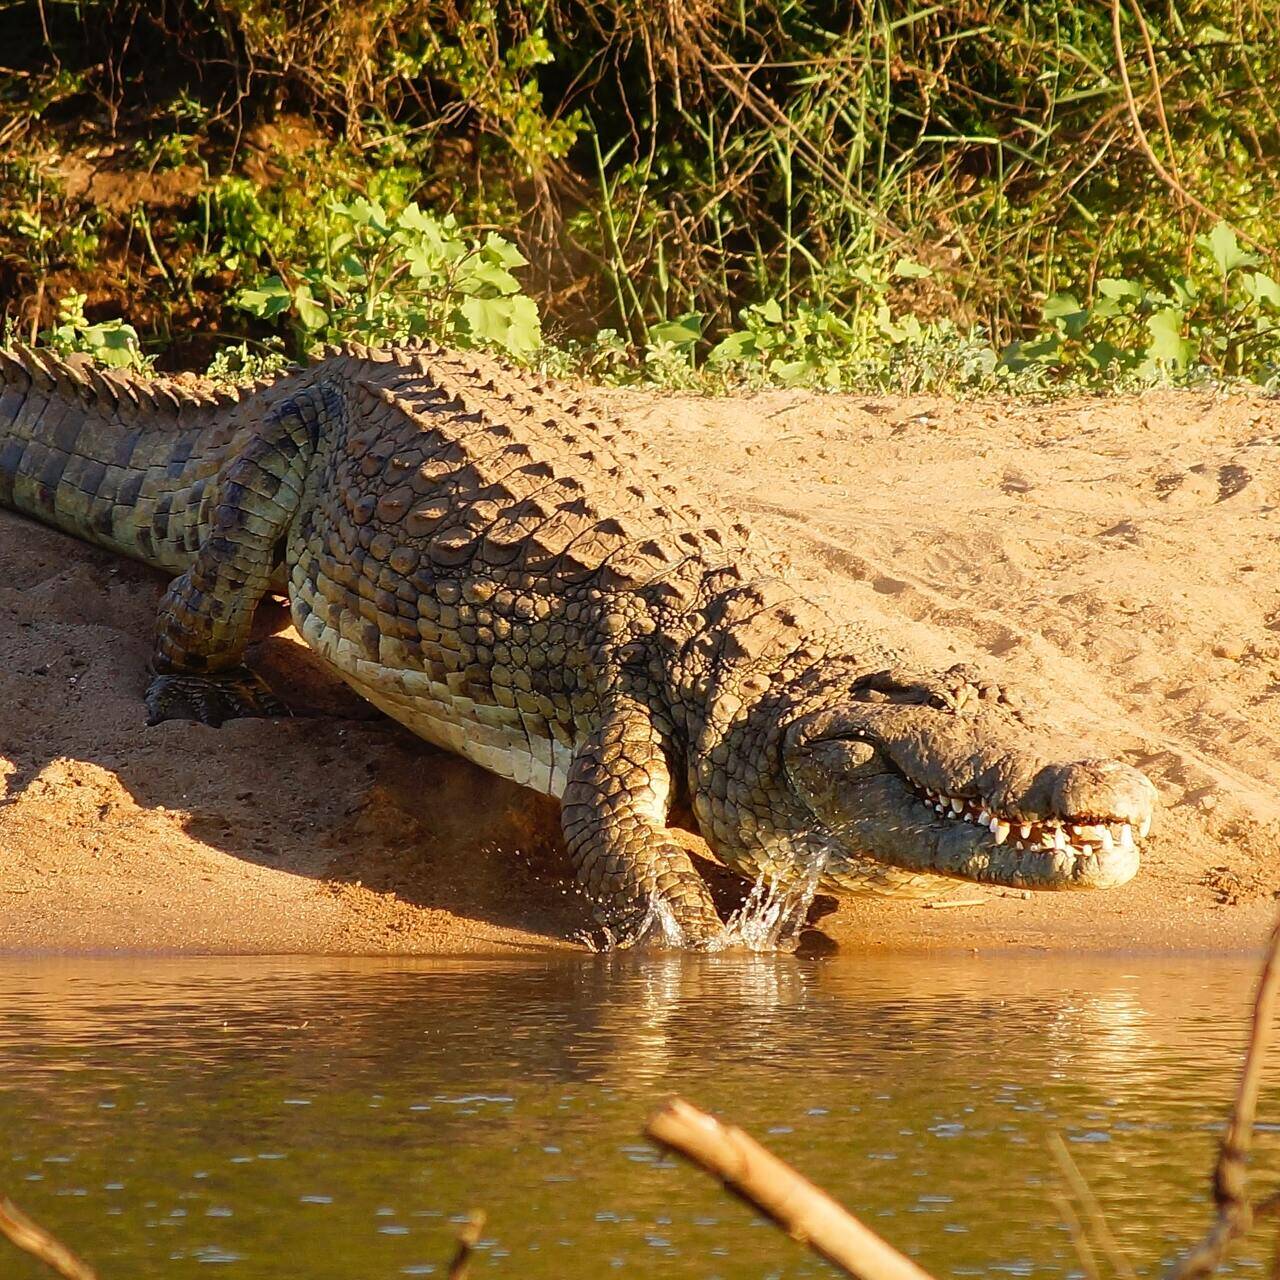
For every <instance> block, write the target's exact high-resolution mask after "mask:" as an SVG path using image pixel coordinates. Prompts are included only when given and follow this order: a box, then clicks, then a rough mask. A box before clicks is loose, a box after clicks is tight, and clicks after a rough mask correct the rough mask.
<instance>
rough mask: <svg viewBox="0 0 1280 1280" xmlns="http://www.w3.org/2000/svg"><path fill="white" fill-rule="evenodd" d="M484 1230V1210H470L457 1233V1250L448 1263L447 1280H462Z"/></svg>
mask: <svg viewBox="0 0 1280 1280" xmlns="http://www.w3.org/2000/svg"><path fill="white" fill-rule="evenodd" d="M483 1230H484V1210H483V1209H472V1210H471V1213H470V1215H469V1217H468V1218H467V1220H466V1222H464V1223H463V1224H462V1228H461V1229H460V1230H459V1232H458V1249H457V1252H456V1253H455V1254H454V1255H453V1261H452V1262H451V1263H449V1275H448V1280H463V1277H465V1276H466V1274H467V1268H468V1267H469V1266H470V1265H471V1254H472V1252H473V1251H474V1250H475V1247H476V1245H477V1243H479V1240H480V1233H481V1232H482V1231H483Z"/></svg>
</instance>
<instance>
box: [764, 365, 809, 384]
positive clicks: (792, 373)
mask: <svg viewBox="0 0 1280 1280" xmlns="http://www.w3.org/2000/svg"><path fill="white" fill-rule="evenodd" d="M813 368H814V366H813V364H812V363H811V362H810V361H808V360H786V361H779V360H775V361H774V362H773V364H771V365H770V366H769V372H770V373H771V374H773V376H774V377H775V378H777V379H778V381H779V382H781V383H782V385H783V386H784V387H793V386H795V384H796V383H797V382H802V381H803V380H804V379H805V378H807V377H808V376H809V374H810V373H811V372H812V371H813Z"/></svg>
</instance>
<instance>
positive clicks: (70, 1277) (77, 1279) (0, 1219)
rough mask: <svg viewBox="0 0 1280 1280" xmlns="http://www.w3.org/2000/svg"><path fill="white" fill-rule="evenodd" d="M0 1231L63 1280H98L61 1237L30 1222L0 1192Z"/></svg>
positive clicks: (96, 1274) (96, 1275) (94, 1273)
mask: <svg viewBox="0 0 1280 1280" xmlns="http://www.w3.org/2000/svg"><path fill="white" fill-rule="evenodd" d="M0 1235H4V1236H6V1237H7V1238H8V1240H9V1242H10V1243H11V1244H14V1245H16V1246H17V1247H18V1248H19V1249H21V1250H23V1252H25V1253H29V1254H30V1255H31V1256H32V1257H33V1258H35V1259H37V1260H38V1261H40V1262H43V1263H44V1265H45V1266H46V1267H48V1268H49V1269H50V1270H51V1271H56V1272H57V1273H58V1274H59V1275H60V1276H62V1277H64V1280H98V1273H97V1272H96V1271H95V1270H94V1269H93V1268H92V1267H91V1266H89V1264H88V1263H87V1262H84V1261H82V1260H81V1259H80V1258H78V1257H77V1256H76V1255H75V1254H74V1253H72V1252H71V1250H70V1249H68V1248H67V1246H66V1245H65V1244H63V1243H62V1241H61V1240H58V1239H57V1238H55V1237H54V1236H52V1235H50V1234H49V1232H47V1231H46V1230H45V1229H44V1228H43V1227H42V1226H40V1224H39V1223H37V1222H32V1220H31V1219H30V1218H28V1217H27V1215H26V1214H25V1213H23V1212H22V1210H21V1209H19V1208H18V1206H17V1205H15V1204H14V1203H13V1201H12V1200H8V1199H6V1198H5V1197H4V1196H0Z"/></svg>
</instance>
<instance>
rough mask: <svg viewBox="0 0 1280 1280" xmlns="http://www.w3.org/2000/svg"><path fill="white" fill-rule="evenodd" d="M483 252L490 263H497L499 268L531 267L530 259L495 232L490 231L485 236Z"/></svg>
mask: <svg viewBox="0 0 1280 1280" xmlns="http://www.w3.org/2000/svg"><path fill="white" fill-rule="evenodd" d="M481 252H482V253H483V254H484V255H485V257H486V258H488V259H490V261H492V262H496V263H497V264H498V265H499V266H503V267H506V268H508V270H514V269H515V268H516V267H527V266H528V265H529V259H528V258H526V257H525V256H524V254H523V253H521V252H520V250H519V249H517V248H516V247H515V245H513V244H512V243H511V241H510V240H506V239H504V238H503V237H502V236H500V235H498V234H497V232H495V231H490V232H489V234H488V235H487V236H485V238H484V247H483V248H482V250H481Z"/></svg>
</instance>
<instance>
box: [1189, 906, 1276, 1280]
mask: <svg viewBox="0 0 1280 1280" xmlns="http://www.w3.org/2000/svg"><path fill="white" fill-rule="evenodd" d="M1277 986H1280V922H1278V923H1277V924H1276V926H1275V928H1274V929H1272V931H1271V938H1270V940H1269V942H1268V943H1267V957H1266V960H1265V961H1264V962H1263V965H1262V973H1261V974H1260V975H1259V977H1258V989H1257V992H1256V994H1255V995H1254V998H1253V1021H1252V1022H1251V1023H1250V1026H1249V1043H1248V1046H1247V1048H1246V1049H1245V1054H1244V1065H1243V1067H1242V1068H1241V1070H1240V1083H1239V1085H1238V1086H1237V1087H1236V1099H1235V1105H1234V1106H1233V1107H1232V1108H1231V1116H1230V1118H1229V1119H1228V1121H1227V1131H1226V1133H1225V1134H1223V1135H1222V1146H1221V1148H1220V1149H1219V1151H1218V1164H1217V1167H1216V1168H1215V1169H1214V1172H1213V1200H1214V1204H1215V1205H1216V1206H1217V1215H1216V1217H1215V1218H1214V1221H1213V1225H1212V1226H1211V1227H1210V1228H1209V1232H1208V1234H1207V1235H1206V1236H1205V1238H1204V1239H1203V1240H1202V1241H1201V1242H1200V1243H1199V1244H1198V1245H1196V1247H1195V1248H1194V1249H1192V1250H1191V1252H1190V1253H1188V1254H1186V1255H1185V1256H1184V1257H1182V1258H1180V1259H1179V1260H1178V1261H1177V1262H1175V1263H1174V1264H1173V1266H1172V1267H1170V1268H1169V1270H1168V1271H1167V1272H1166V1273H1165V1280H1199V1278H1200V1277H1203V1276H1207V1275H1209V1274H1211V1273H1212V1272H1213V1271H1215V1270H1217V1268H1218V1267H1219V1266H1221V1265H1222V1261H1223V1259H1224V1258H1225V1257H1226V1255H1227V1250H1228V1249H1229V1248H1230V1247H1231V1245H1232V1243H1233V1242H1234V1241H1235V1240H1237V1239H1238V1238H1239V1237H1240V1236H1242V1235H1244V1233H1245V1232H1246V1231H1248V1230H1249V1227H1250V1225H1251V1224H1252V1222H1253V1220H1254V1217H1255V1216H1256V1213H1257V1210H1256V1209H1255V1207H1254V1206H1253V1205H1251V1204H1250V1203H1249V1198H1248V1188H1247V1176H1246V1175H1247V1159H1248V1154H1249V1147H1250V1146H1251V1145H1252V1143H1253V1121H1254V1116H1255V1115H1256V1113H1257V1109H1258V1086H1259V1083H1260V1082H1261V1078H1262V1061H1263V1058H1265V1057H1266V1052H1267V1046H1268V1044H1269V1043H1270V1041H1271V1027H1272V1022H1273V1020H1274V1017H1275V1002H1276V987H1277ZM1265 1203H1266V1202H1264V1204H1265ZM1261 1207H1262V1206H1258V1208H1261Z"/></svg>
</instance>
